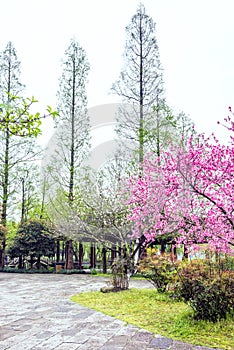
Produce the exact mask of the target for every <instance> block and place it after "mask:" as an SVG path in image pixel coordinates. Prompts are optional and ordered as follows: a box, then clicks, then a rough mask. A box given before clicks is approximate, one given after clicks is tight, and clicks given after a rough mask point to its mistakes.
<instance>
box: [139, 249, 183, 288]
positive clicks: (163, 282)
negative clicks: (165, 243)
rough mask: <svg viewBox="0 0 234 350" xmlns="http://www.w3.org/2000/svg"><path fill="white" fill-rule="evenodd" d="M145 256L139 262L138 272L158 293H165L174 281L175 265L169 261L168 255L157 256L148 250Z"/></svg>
mask: <svg viewBox="0 0 234 350" xmlns="http://www.w3.org/2000/svg"><path fill="white" fill-rule="evenodd" d="M147 254H148V256H147V257H146V258H144V259H143V260H141V261H140V262H139V266H138V271H139V272H140V273H141V275H142V276H143V277H144V278H146V279H147V280H148V281H150V282H151V283H152V284H153V285H154V287H155V288H156V289H157V290H158V291H159V292H165V291H166V290H167V289H168V286H169V285H170V284H171V283H172V282H174V280H175V276H176V274H177V271H176V265H175V263H173V262H172V261H171V256H170V254H163V255H158V254H157V253H156V251H155V250H148V251H147Z"/></svg>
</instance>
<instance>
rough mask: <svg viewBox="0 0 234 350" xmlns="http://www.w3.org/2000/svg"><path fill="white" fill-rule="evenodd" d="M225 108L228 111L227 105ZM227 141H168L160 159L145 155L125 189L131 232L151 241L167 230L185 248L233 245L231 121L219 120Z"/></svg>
mask: <svg viewBox="0 0 234 350" xmlns="http://www.w3.org/2000/svg"><path fill="white" fill-rule="evenodd" d="M229 110H230V109H229ZM230 111H231V110H230ZM225 127H226V128H227V129H228V130H229V133H230V140H229V143H228V144H227V145H223V144H221V143H220V142H219V141H218V140H217V139H216V138H215V136H214V135H213V136H212V137H211V138H208V139H206V138H205V137H204V135H199V136H196V137H194V136H193V135H192V136H191V137H190V139H189V140H188V141H187V143H186V144H185V146H176V147H175V146H171V147H170V150H169V151H167V152H164V154H163V155H162V156H161V158H160V159H158V158H155V156H154V155H149V156H148V157H146V158H145V161H144V163H143V164H142V174H141V176H140V177H137V176H135V177H134V176H132V177H131V179H130V180H129V184H128V188H129V190H130V196H129V198H128V205H129V210H130V214H129V217H128V218H129V219H130V220H131V221H132V222H133V223H134V236H135V237H140V236H142V235H144V236H145V237H146V239H147V240H148V241H149V242H150V241H154V240H155V239H156V238H159V237H160V235H172V236H173V237H175V238H174V241H175V242H176V243H177V244H185V245H186V246H190V247H191V248H196V247H198V244H201V243H208V244H209V246H210V247H211V248H212V249H215V250H216V251H218V252H228V253H230V252H232V253H233V246H234V137H233V133H234V122H233V120H232V119H231V118H227V119H226V121H225Z"/></svg>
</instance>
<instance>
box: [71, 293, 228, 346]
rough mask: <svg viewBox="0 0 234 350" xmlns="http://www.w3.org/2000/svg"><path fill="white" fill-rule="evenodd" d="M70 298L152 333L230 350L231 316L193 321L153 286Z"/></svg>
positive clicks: (187, 310) (182, 307)
mask: <svg viewBox="0 0 234 350" xmlns="http://www.w3.org/2000/svg"><path fill="white" fill-rule="evenodd" d="M71 300H72V301H74V302H76V303H78V304H81V305H83V306H87V307H89V308H91V309H95V310H97V311H101V312H103V313H104V314H106V315H109V316H113V317H115V318H118V319H120V320H122V321H124V322H126V323H130V324H133V325H136V326H138V327H140V328H143V329H146V330H148V331H150V332H153V333H155V334H161V335H164V336H167V337H169V338H172V339H177V340H181V341H184V342H188V343H191V344H194V345H203V346H208V347H216V348H219V349H226V350H232V349H234V336H233V334H234V319H233V318H231V317H229V319H227V320H226V321H220V322H217V323H212V322H207V321H195V320H193V319H192V316H191V311H190V308H189V307H188V306H187V305H186V304H184V303H182V302H177V301H173V300H172V299H171V298H169V296H167V295H165V294H159V293H157V292H156V290H154V289H129V290H126V291H121V292H118V293H101V292H89V293H81V294H78V295H74V296H73V297H72V298H71Z"/></svg>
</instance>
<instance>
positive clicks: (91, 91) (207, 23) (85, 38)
mask: <svg viewBox="0 0 234 350" xmlns="http://www.w3.org/2000/svg"><path fill="white" fill-rule="evenodd" d="M138 3H139V1H138V0H7V1H6V0H0V50H2V49H4V48H5V46H6V44H7V42H8V41H12V42H13V45H14V46H15V48H16V50H17V54H18V58H19V60H20V61H21V67H22V69H21V70H22V79H21V80H22V83H24V84H26V86H27V90H26V94H27V96H32V95H34V96H35V97H36V98H37V99H38V100H39V101H40V110H41V111H42V112H43V107H42V106H46V105H48V104H49V105H52V106H55V105H56V92H57V89H58V78H59V76H60V74H61V59H62V57H63V54H64V51H65V49H66V48H67V46H68V44H69V40H70V39H71V38H76V39H77V41H78V42H79V43H80V45H81V46H82V47H83V48H84V49H85V50H86V53H87V56H88V59H89V62H90V65H91V71H90V75H89V85H88V101H89V103H88V105H89V107H93V106H95V105H100V104H103V103H112V102H115V101H116V98H115V97H114V96H111V95H110V94H109V91H110V87H111V85H112V83H113V81H114V80H116V78H118V75H119V72H120V69H121V65H122V54H123V50H124V42H125V27H126V25H128V24H129V22H130V19H131V16H132V15H133V14H134V13H135V11H136V8H137V5H138ZM142 3H144V4H145V7H146V12H147V13H148V14H149V15H150V16H152V17H153V19H154V21H155V22H156V29H157V40H158V45H159V50H160V57H161V63H162V66H163V68H164V81H165V89H166V98H167V101H168V103H169V104H170V106H172V107H173V108H174V109H175V110H177V111H184V112H185V113H186V114H188V115H190V117H191V118H192V119H193V120H194V121H195V124H196V126H197V128H198V129H199V131H205V132H212V131H215V132H216V133H218V129H217V126H216V122H217V120H222V119H223V118H224V117H226V115H227V114H228V106H229V105H233V106H234V95H233V91H234V89H233V85H234V47H233V44H234V41H233V39H234V23H233V14H234V1H233V0H145V1H144V0H143V1H142Z"/></svg>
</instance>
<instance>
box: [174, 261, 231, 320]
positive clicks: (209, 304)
mask: <svg viewBox="0 0 234 350" xmlns="http://www.w3.org/2000/svg"><path fill="white" fill-rule="evenodd" d="M179 277H180V282H179V283H178V286H177V288H176V293H175V294H176V296H177V297H179V299H182V300H184V301H185V302H186V303H188V304H189V305H190V306H191V307H192V309H193V312H194V318H195V319H199V320H208V321H212V322H217V321H218V320H220V319H226V317H227V315H228V314H231V313H232V312H233V311H234V272H233V271H226V272H225V271H222V273H221V272H220V269H219V268H218V266H217V265H216V264H214V263H212V262H210V261H207V260H204V259H201V260H198V261H193V262H191V263H189V264H187V265H182V267H181V268H180V269H179Z"/></svg>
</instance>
